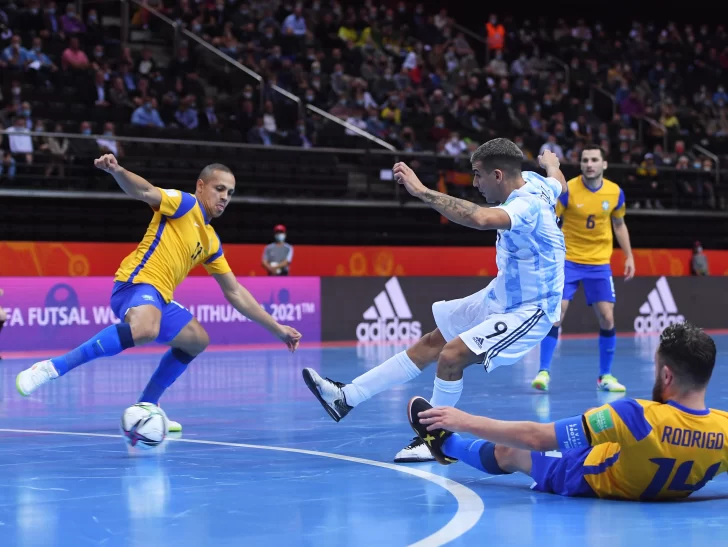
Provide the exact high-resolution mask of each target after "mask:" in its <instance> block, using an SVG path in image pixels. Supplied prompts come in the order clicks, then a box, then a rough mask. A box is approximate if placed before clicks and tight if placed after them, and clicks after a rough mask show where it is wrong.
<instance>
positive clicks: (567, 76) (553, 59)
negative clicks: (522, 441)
mask: <svg viewBox="0 0 728 547" xmlns="http://www.w3.org/2000/svg"><path fill="white" fill-rule="evenodd" d="M546 59H547V60H548V61H551V62H552V63H554V64H557V65H559V66H560V67H561V69H562V70H563V71H564V82H566V87H568V88H571V68H570V67H569V65H568V64H567V63H565V62H564V61H562V60H561V59H559V58H558V57H554V56H553V55H547V56H546Z"/></svg>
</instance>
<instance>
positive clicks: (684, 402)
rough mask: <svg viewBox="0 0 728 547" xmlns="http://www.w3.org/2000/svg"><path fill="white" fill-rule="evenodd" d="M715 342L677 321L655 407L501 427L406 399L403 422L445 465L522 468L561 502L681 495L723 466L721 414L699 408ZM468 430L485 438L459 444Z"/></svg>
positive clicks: (623, 406) (725, 427)
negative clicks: (406, 413)
mask: <svg viewBox="0 0 728 547" xmlns="http://www.w3.org/2000/svg"><path fill="white" fill-rule="evenodd" d="M715 355H716V348H715V343H714V342H713V340H712V339H711V338H710V336H708V335H707V334H706V333H705V332H703V331H702V330H701V329H699V328H697V327H694V326H692V325H689V324H686V323H681V324H676V325H670V326H669V327H667V328H666V329H665V330H664V332H663V333H662V335H661V336H660V345H659V347H658V349H657V352H656V354H655V384H654V387H653V390H652V398H653V401H645V400H640V399H628V398H624V399H620V400H618V401H615V402H613V403H610V404H607V405H604V406H601V407H599V408H595V409H592V410H589V411H587V412H585V413H584V414H582V415H579V416H574V417H573V418H567V419H565V420H560V421H557V422H555V423H549V424H543V423H536V422H506V421H500V420H492V419H490V418H484V417H478V416H472V415H470V414H466V413H465V412H462V411H460V410H456V409H454V408H452V407H439V408H432V406H431V405H430V404H429V403H428V402H427V401H426V400H425V399H423V398H422V397H415V398H414V399H412V401H410V404H409V414H410V423H412V427H413V428H414V429H415V431H417V433H418V435H420V437H421V438H422V439H423V440H425V442H427V443H428V446H429V448H430V450H431V452H432V455H433V456H434V457H435V458H436V459H437V460H438V461H439V462H440V463H444V464H449V463H454V462H455V461H457V460H461V461H463V462H464V463H467V464H468V465H471V466H472V467H475V468H476V469H479V470H481V471H485V472H486V473H490V474H504V473H514V472H516V471H519V472H521V473H525V474H526V475H529V476H530V477H532V478H533V480H534V481H535V484H534V485H533V486H532V488H533V489H534V490H538V491H541V492H552V493H554V494H560V495H562V496H586V497H599V498H621V499H628V500H670V499H682V498H686V497H687V496H689V495H690V494H692V493H693V492H696V491H698V490H700V489H701V488H702V487H703V486H705V485H706V483H707V482H708V481H710V480H711V479H713V477H715V476H716V475H717V474H718V473H722V472H724V471H726V470H728V443H726V438H728V412H724V411H722V410H713V409H710V408H706V406H705V390H706V388H707V386H708V382H709V381H710V376H711V374H712V372H713V367H714V366H715ZM452 431H462V432H467V433H470V434H472V435H476V436H478V437H481V438H484V439H491V441H485V440H478V439H466V438H464V437H461V436H460V435H458V434H457V433H452Z"/></svg>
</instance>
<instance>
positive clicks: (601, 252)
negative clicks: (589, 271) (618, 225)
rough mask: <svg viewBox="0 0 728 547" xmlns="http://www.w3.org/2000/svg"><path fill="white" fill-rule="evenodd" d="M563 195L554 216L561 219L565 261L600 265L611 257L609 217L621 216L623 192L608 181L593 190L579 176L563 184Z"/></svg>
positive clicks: (622, 211)
mask: <svg viewBox="0 0 728 547" xmlns="http://www.w3.org/2000/svg"><path fill="white" fill-rule="evenodd" d="M566 188H567V190H566V192H564V193H562V194H561V195H560V196H559V200H558V202H557V203H556V216H557V217H561V219H562V223H563V224H562V230H563V232H564V243H565V244H566V260H567V261H569V262H575V263H577V264H587V265H590V266H601V265H604V264H609V261H610V259H611V257H612V248H613V240H612V222H611V219H612V218H622V217H624V215H625V213H626V210H625V204H624V192H622V189H621V188H620V187H619V186H617V185H616V184H615V183H613V182H612V181H610V180H607V179H603V182H602V185H601V187H599V189H597V190H592V189H590V188H589V187H587V186H586V185H585V184H584V182H583V181H582V178H581V175H579V176H578V177H575V178H573V179H571V180H570V181H569V182H567V183H566Z"/></svg>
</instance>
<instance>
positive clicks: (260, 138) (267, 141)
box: [248, 118, 274, 146]
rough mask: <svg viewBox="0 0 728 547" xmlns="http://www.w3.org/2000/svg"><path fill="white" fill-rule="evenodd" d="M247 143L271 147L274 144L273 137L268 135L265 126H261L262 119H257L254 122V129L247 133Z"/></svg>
mask: <svg viewBox="0 0 728 547" xmlns="http://www.w3.org/2000/svg"><path fill="white" fill-rule="evenodd" d="M248 143H250V144H263V145H265V146H271V145H272V144H274V142H273V136H272V135H271V134H270V133H268V131H267V130H266V128H265V126H264V125H263V118H258V119H257V120H256V121H255V127H253V128H251V129H250V131H248Z"/></svg>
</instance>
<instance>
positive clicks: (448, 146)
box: [445, 132, 468, 156]
mask: <svg viewBox="0 0 728 547" xmlns="http://www.w3.org/2000/svg"><path fill="white" fill-rule="evenodd" d="M467 149H468V146H467V145H466V144H465V141H464V140H462V139H461V138H460V134H459V133H456V132H453V133H451V134H450V138H449V139H448V140H447V142H446V143H445V151H446V152H447V153H448V155H450V156H459V155H461V154H464V153H465V151H466V150H467Z"/></svg>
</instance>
